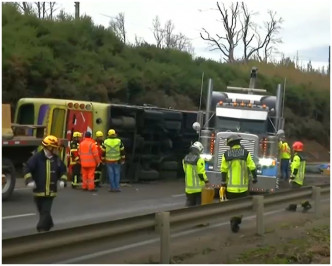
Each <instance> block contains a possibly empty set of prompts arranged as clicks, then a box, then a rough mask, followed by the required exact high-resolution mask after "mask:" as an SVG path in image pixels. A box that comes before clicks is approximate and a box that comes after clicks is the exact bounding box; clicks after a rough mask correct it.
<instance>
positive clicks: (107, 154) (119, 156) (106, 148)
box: [102, 129, 126, 192]
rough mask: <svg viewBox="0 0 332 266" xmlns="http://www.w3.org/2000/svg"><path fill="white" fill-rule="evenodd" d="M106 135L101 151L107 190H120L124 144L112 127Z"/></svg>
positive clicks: (124, 157)
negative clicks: (107, 185)
mask: <svg viewBox="0 0 332 266" xmlns="http://www.w3.org/2000/svg"><path fill="white" fill-rule="evenodd" d="M107 135H108V137H107V138H106V139H105V140H104V143H103V145H102V151H103V159H104V162H105V164H106V168H107V176H108V179H109V183H110V190H109V192H120V191H121V190H120V174H121V173H120V172H121V165H122V164H124V163H125V159H126V156H125V150H124V145H123V143H122V141H121V139H119V138H118V137H117V134H116V132H115V130H114V129H110V130H109V131H108V132H107Z"/></svg>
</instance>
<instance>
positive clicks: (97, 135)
mask: <svg viewBox="0 0 332 266" xmlns="http://www.w3.org/2000/svg"><path fill="white" fill-rule="evenodd" d="M103 136H104V134H103V132H101V131H97V132H96V137H103Z"/></svg>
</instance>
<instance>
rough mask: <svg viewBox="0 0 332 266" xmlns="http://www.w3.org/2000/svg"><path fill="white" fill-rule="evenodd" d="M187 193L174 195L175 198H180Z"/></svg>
mask: <svg viewBox="0 0 332 266" xmlns="http://www.w3.org/2000/svg"><path fill="white" fill-rule="evenodd" d="M184 196H185V194H176V195H172V197H173V198H178V197H184Z"/></svg>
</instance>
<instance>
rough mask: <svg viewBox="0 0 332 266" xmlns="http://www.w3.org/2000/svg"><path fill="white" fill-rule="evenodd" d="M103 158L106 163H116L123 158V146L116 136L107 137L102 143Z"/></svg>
mask: <svg viewBox="0 0 332 266" xmlns="http://www.w3.org/2000/svg"><path fill="white" fill-rule="evenodd" d="M102 151H103V158H104V161H105V162H106V163H117V162H119V161H120V160H122V161H124V160H125V154H124V146H123V143H122V141H121V140H120V139H119V138H117V137H109V138H107V139H105V140H104V143H103V145H102Z"/></svg>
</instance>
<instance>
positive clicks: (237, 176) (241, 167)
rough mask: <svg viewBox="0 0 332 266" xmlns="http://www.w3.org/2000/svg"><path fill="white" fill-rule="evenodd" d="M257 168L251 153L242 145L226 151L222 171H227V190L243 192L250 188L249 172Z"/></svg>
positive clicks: (222, 161) (222, 159)
mask: <svg viewBox="0 0 332 266" xmlns="http://www.w3.org/2000/svg"><path fill="white" fill-rule="evenodd" d="M248 169H249V170H250V171H253V170H255V169H256V165H255V162H254V161H253V159H252V157H251V154H250V153H249V152H248V151H247V150H246V149H244V148H242V147H241V146H240V145H234V146H233V147H232V148H231V149H230V150H227V151H225V153H224V154H223V156H222V158H221V172H223V173H227V178H226V183H227V191H228V192H231V193H242V192H245V191H247V190H248V186H249V173H248Z"/></svg>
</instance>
